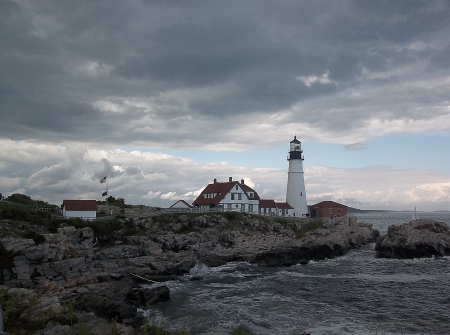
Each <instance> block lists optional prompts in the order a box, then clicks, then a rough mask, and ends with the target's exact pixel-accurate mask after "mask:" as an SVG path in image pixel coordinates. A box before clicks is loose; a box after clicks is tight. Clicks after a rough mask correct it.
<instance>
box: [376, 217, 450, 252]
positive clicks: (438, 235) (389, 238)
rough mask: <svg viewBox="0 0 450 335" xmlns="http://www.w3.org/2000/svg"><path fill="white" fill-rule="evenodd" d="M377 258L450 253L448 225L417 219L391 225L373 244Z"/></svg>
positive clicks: (449, 228)
mask: <svg viewBox="0 0 450 335" xmlns="http://www.w3.org/2000/svg"><path fill="white" fill-rule="evenodd" d="M375 250H376V252H377V253H376V256H377V257H379V258H419V257H431V256H445V255H449V254H450V227H449V226H448V225H447V224H446V223H444V222H438V221H434V220H427V219H419V220H413V221H410V222H409V223H404V224H402V225H392V226H390V227H389V228H388V231H387V234H386V235H384V236H382V237H380V238H379V239H378V240H377V243H376V245H375Z"/></svg>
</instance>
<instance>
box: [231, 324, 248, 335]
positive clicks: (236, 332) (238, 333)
mask: <svg viewBox="0 0 450 335" xmlns="http://www.w3.org/2000/svg"><path fill="white" fill-rule="evenodd" d="M229 335H250V332H249V331H248V329H247V328H246V327H244V326H238V327H233V328H231V331H230V333H229Z"/></svg>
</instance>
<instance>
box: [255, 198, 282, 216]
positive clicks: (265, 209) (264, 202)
mask: <svg viewBox="0 0 450 335" xmlns="http://www.w3.org/2000/svg"><path fill="white" fill-rule="evenodd" d="M277 213H278V211H277V206H276V204H275V200H272V199H261V200H259V214H261V215H267V216H275V215H276V214H277Z"/></svg>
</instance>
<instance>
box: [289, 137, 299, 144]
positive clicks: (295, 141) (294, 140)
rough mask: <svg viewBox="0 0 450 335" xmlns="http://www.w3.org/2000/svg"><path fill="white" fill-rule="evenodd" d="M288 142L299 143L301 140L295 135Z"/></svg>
mask: <svg viewBox="0 0 450 335" xmlns="http://www.w3.org/2000/svg"><path fill="white" fill-rule="evenodd" d="M290 143H301V142H300V141H299V140H297V136H294V139H293V140H292V141H291V142H290Z"/></svg>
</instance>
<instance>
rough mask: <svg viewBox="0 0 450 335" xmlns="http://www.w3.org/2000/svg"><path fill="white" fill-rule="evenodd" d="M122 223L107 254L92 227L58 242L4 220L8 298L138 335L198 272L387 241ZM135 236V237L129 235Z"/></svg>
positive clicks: (232, 221)
mask: <svg viewBox="0 0 450 335" xmlns="http://www.w3.org/2000/svg"><path fill="white" fill-rule="evenodd" d="M121 220H122V222H121V223H122V224H123V226H124V227H127V228H124V229H119V230H117V231H115V232H114V234H115V239H114V243H112V244H110V245H103V246H101V247H99V246H98V244H96V243H97V242H98V237H96V236H95V234H94V231H93V230H92V229H91V228H89V227H84V228H75V227H73V226H70V225H69V224H61V225H60V227H59V228H58V229H57V231H56V233H49V232H48V231H46V229H44V228H43V227H40V226H33V225H30V224H28V223H20V222H16V221H10V220H3V221H2V225H1V231H0V233H1V235H0V236H2V237H1V238H0V254H1V256H2V257H1V259H2V261H1V263H0V284H1V285H3V286H0V290H3V292H5V293H4V294H6V295H9V296H11V295H16V296H22V297H26V296H34V295H37V297H38V300H39V301H40V303H41V304H43V303H44V302H45V301H48V302H49V306H50V307H49V308H47V310H49V311H51V314H52V315H54V316H55V315H56V316H57V315H58V313H60V314H61V313H62V314H64V313H63V312H62V311H63V310H65V309H67V308H68V307H67V303H68V302H70V303H72V304H73V308H75V310H76V313H79V315H78V314H77V320H86V322H85V324H87V325H89V327H90V329H94V328H95V327H97V328H98V329H100V328H101V327H103V326H104V325H105V323H104V322H106V323H108V322H107V321H105V320H104V319H106V320H111V319H115V320H117V327H119V326H120V328H121V330H120V333H123V334H133V333H136V332H137V329H138V328H139V325H140V324H141V323H142V316H140V315H139V313H138V308H147V307H148V306H150V305H152V304H154V303H157V302H159V301H166V300H168V299H170V292H169V290H168V288H167V287H166V286H165V285H164V283H162V282H164V281H166V280H173V279H176V278H177V277H178V276H182V275H184V274H188V273H189V271H190V269H192V268H193V267H194V266H195V265H196V264H199V263H203V264H206V265H208V266H219V265H223V264H226V263H227V262H232V261H242V262H249V263H254V264H258V265H261V266H290V265H293V264H298V263H302V264H306V263H307V262H308V261H309V260H320V259H325V258H331V257H336V256H341V255H343V254H345V253H346V252H347V251H349V250H350V249H353V248H358V247H360V246H362V245H364V244H367V243H371V242H374V241H375V239H376V238H377V236H378V232H377V231H376V230H374V229H373V228H372V227H371V225H368V224H358V223H357V222H356V220H355V219H354V218H351V219H349V218H341V219H340V220H339V221H338V222H329V223H325V224H322V223H320V224H319V225H318V226H309V225H311V224H313V223H314V222H308V221H307V220H299V219H297V220H279V219H278V220H275V219H272V218H265V217H259V216H250V215H241V216H238V217H236V216H230V215H229V216H228V217H227V216H226V215H223V214H207V215H206V214H205V215H200V216H191V215H178V216H174V215H162V216H161V217H158V218H156V217H146V218H142V219H134V220H131V219H126V218H123V219H121ZM314 224H317V223H314ZM308 227H309V228H308ZM130 228H133V229H132V230H133V232H134V235H128V234H127V232H129V231H130ZM305 228H307V229H305ZM17 229H22V230H25V231H33V232H34V234H32V235H33V238H23V237H17V236H14V234H11V232H12V231H14V230H17ZM100 237H101V236H100ZM197 279H201V278H197ZM150 281H155V282H161V283H159V284H152V285H149V283H150ZM143 283H145V284H143ZM24 300H30V299H29V298H26V299H25V298H24ZM48 318H50V317H48ZM99 318H102V319H99ZM96 322H97V324H96ZM102 324H103V326H101V325H102ZM50 326H51V325H50V324H47V325H46V328H45V334H46V335H51V334H60V333H61V334H62V333H63V332H65V333H67V327H65V326H68V327H69V328H70V327H72V328H73V327H75V326H76V325H72V326H70V325H68V324H66V325H65V326H59V327H56V326H52V328H49V327H50ZM55 327H56V328H55ZM61 327H63V328H64V329H65V331H62V330H61V329H63V328H61ZM105 327H106V326H104V327H103V328H105ZM53 328H55V329H54V330H52V329H53ZM110 328H111V327H110ZM60 331H61V332H60ZM100 333H101V332H100ZM100 333H99V334H100ZM103 333H105V334H107V333H108V332H107V330H103ZM35 334H44V332H43V331H37V332H35Z"/></svg>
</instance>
